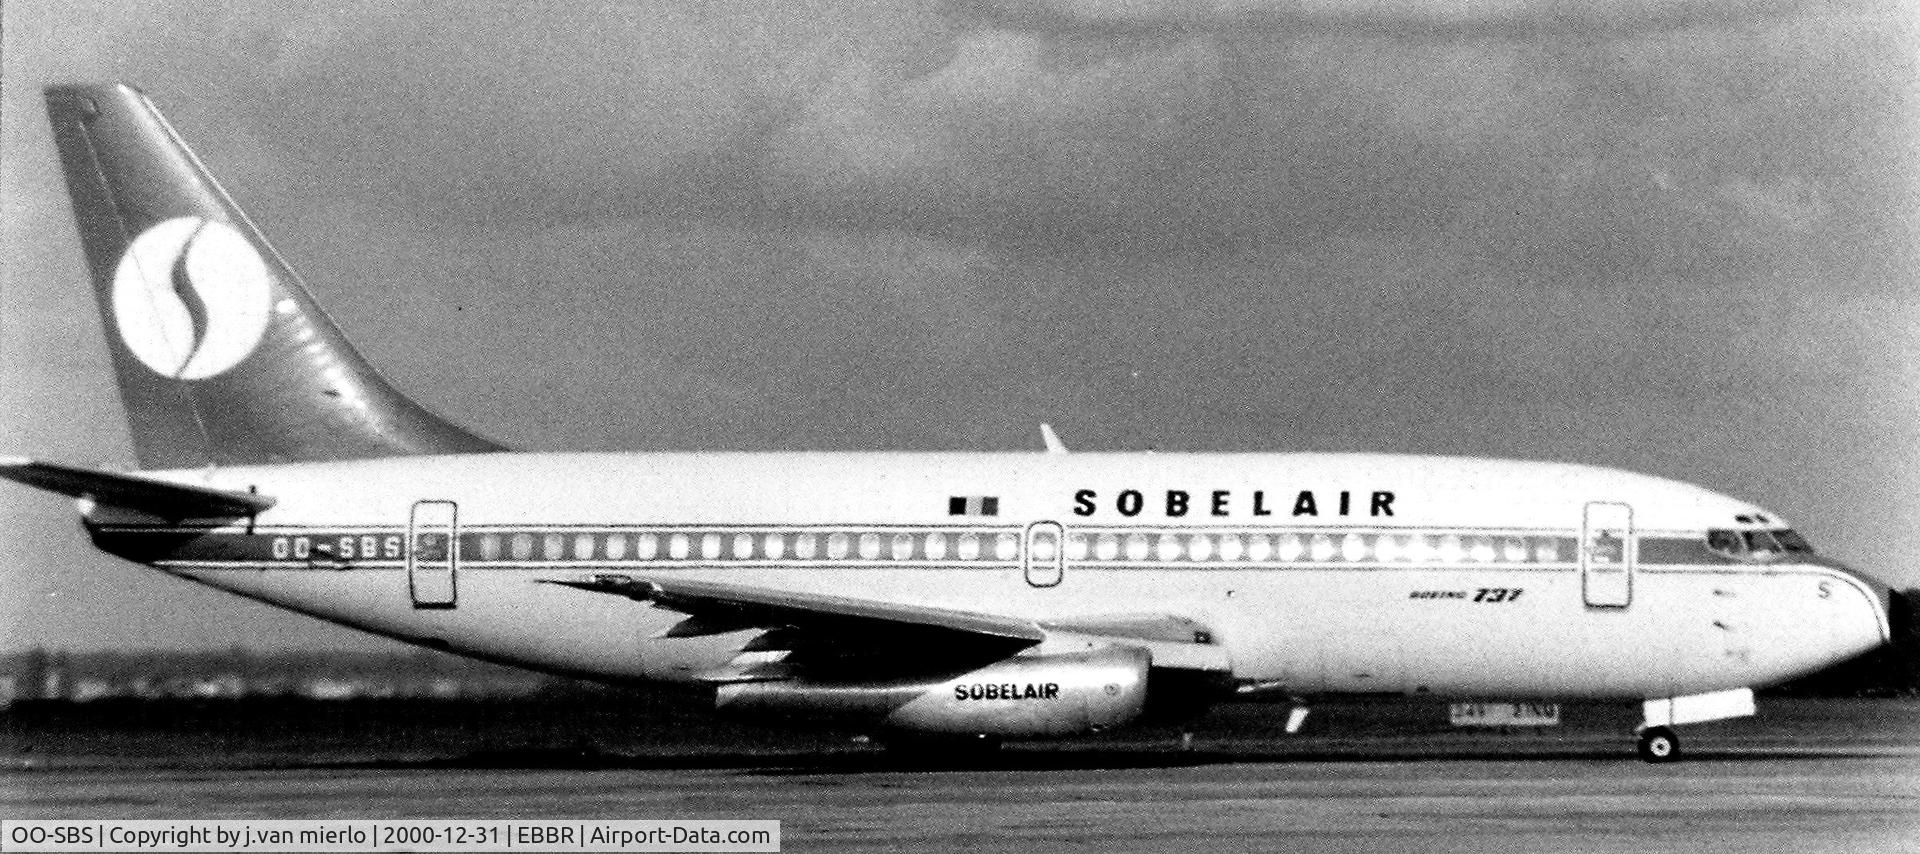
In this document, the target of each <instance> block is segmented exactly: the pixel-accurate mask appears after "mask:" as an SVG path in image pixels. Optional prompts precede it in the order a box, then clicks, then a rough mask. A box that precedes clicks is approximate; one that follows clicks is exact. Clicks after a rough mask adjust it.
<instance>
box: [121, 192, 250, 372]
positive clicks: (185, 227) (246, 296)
mask: <svg viewBox="0 0 1920 854" xmlns="http://www.w3.org/2000/svg"><path fill="white" fill-rule="evenodd" d="M269 278H270V277H269V274H268V273H267V265H266V262H265V261H263V260H262V259H261V257H260V253H259V251H258V250H255V249H254V248H253V246H252V245H250V244H248V242H247V239H246V238H245V237H243V236H242V235H241V234H240V232H238V231H235V230H234V228H233V227H232V226H230V225H227V224H226V223H224V222H219V221H216V220H209V219H202V218H200V217H191V216H189V217H177V218H174V219H169V220H165V221H163V222H160V223H158V224H155V225H154V226H153V227H152V228H149V229H147V230H146V231H144V232H142V233H141V234H140V236H139V237H136V238H134V239H133V242H132V243H130V244H128V246H127V251H126V254H124V255H122V256H121V258H120V266H119V267H118V268H117V269H116V270H115V271H114V276H113V314H114V320H115V323H116V325H117V326H118V327H119V329H120V338H121V339H122V340H124V341H126V342H127V349H129V350H131V351H133V355H134V356H136V357H138V358H139V359H140V361H141V362H142V363H144V364H145V365H146V366H147V367H149V368H151V369H153V371H154V373H157V374H160V375H162V376H166V377H170V378H173V379H180V380H203V379H207V378H208V377H214V376H218V375H220V374H221V373H223V372H225V371H226V370H227V369H228V368H231V367H233V366H234V365H237V364H239V363H240V361H241V360H243V359H245V358H246V357H247V356H249V355H251V354H252V353H253V349H254V348H255V347H257V346H259V344H260V339H261V337H262V336H263V335H265V334H266V331H267V319H268V304H269V302H270V301H271V296H272V294H271V289H270V287H269V285H268V282H269Z"/></svg>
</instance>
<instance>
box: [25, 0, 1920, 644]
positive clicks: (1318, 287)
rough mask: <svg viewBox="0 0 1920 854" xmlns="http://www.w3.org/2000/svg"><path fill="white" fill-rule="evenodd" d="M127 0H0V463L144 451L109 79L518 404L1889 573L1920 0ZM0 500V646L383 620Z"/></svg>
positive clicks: (680, 444) (443, 358)
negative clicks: (104, 83)
mask: <svg viewBox="0 0 1920 854" xmlns="http://www.w3.org/2000/svg"><path fill="white" fill-rule="evenodd" d="M128 5H129V4H124V3H119V2H76V0H58V2H54V0H12V2H8V3H6V4H5V6H4V11H3V12H0V14H3V15H4V34H5V44H4V56H3V57H0V59H3V61H4V68H0V71H3V72H4V80H5V86H4V89H3V90H0V157H3V158H4V160H0V213H3V214H4V221H0V265H4V266H3V267H0V271H3V272H4V280H3V281H0V417H4V418H5V419H6V421H5V422H4V423H0V453H26V454H31V455H34V456H39V457H43V458H47V459H52V460H61V461H69V462H77V463H83V464H107V465H115V466H128V465H131V461H132V457H131V451H130V449H129V447H128V444H127V439H126V431H125V425H124V418H123V416H122V414H121V411H120V409H119V404H118V400H117V397H116V395H115V392H114V390H113V386H112V378H111V375H110V371H109V368H108V365H107V361H106V351H105V345H104V343H103V341H102V339H101V327H100V322H99V319H98V317H97V315H96V313H95V311H94V308H93V302H92V299H91V297H90V295H89V294H88V287H89V285H88V284H87V277H86V273H85V270H84V267H83V264H82V260H81V255H80V250H79V247H78V243H77V240H76V237H75V233H74V227H73V223H72V219H71V215H70V212H69V209H68V206H67V201H66V197H65V191H64V188H63V187H62V186H61V185H60V184H59V183H58V169H57V167H56V165H55V157H54V152H53V148H52V144H51V141H50V139H49V134H48V131H47V129H46V120H45V116H44V113H43V111H42V108H41V104H40V95H39V91H38V90H39V87H40V85H41V84H43V83H45V82H54V81H72V80H111V79H121V80H126V81H128V82H132V83H135V84H137V85H139V86H141V87H142V88H144V89H146V90H147V92H148V93H149V94H150V95H151V96H152V97H153V98H154V99H155V100H156V101H157V102H159V103H160V105H161V106H162V107H163V108H164V109H165V110H166V111H167V112H168V114H169V115H170V116H171V117H172V118H173V120H174V122H175V124H176V125H177V126H178V127H179V129H180V131H181V132H182V134H184V135H185V137H186V138H187V139H188V140H189V141H190V142H191V143H192V144H193V145H194V146H195V148H196V149H197V150H198V151H199V153H200V154H201V156H202V158H203V159H204V160H205V161H206V162H207V163H208V164H209V166H210V167H211V168H212V169H213V170H214V171H215V173H216V174H217V175H218V176H219V177H220V178H221V180H222V181H223V182H224V183H225V184H226V186H227V188H228V190H229V191H230V192H231V193H232V194H233V195H234V196H235V197H236V198H238V199H239V200H240V202H241V203H242V204H243V205H244V206H245V207H246V208H247V209H248V210H249V212H251V213H252V214H253V216H254V218H255V220H256V221H258V222H259V223H260V225H261V227H262V228H263V229H264V230H265V231H266V232H267V234H268V235H269V237H270V238H271V239H273V240H274V242H275V243H276V244H277V245H278V246H279V248H280V249H281V250H282V251H283V253H284V254H285V255H287V256H288V257H289V258H290V259H291V260H292V261H293V263H294V265H295V266H296V267H297V268H298V269H300V270H301V272H302V273H303V274H304V275H305V277H306V278H307V280H308V282H309V284H310V285H311V286H312V288H313V289H314V290H315V291H316V293H317V294H318V296H319V297H320V299H321V301H322V302H323V303H324V304H325V305H326V306H327V307H328V309H329V310H330V311H331V312H332V313H333V315H334V317H335V318H336V319H337V320H338V321H339V322H340V324H341V326H343V327H344V328H345V329H346V330H347V332H348V334H349V335H350V336H351V337H353V339H354V340H355V341H356V342H357V343H358V344H359V345H360V346H361V348H362V350H363V351H364V352H365V353H366V354H367V355H368V356H369V357H370V358H371V359H372V360H373V361H374V362H375V363H376V364H378V365H379V366H380V367H381V368H382V369H383V370H385V371H386V373H387V374H388V376H389V377H390V378H391V379H393V380H394V381H395V383H396V384H397V385H398V386H400V387H401V388H402V389H404V390H406V391H407V392H409V393H410V394H412V395H413V396H415V397H416V398H418V399H420V400H422V401H423V402H425V403H427V404H428V405H429V406H431V407H433V408H435V409H437V410H439V411H440V412H443V413H445V414H447V415H449V416H451V417H453V418H455V419H456V420H459V421H462V422H464V423H467V424H471V425H474V426H475V427H476V428H477V429H478V430H479V431H480V432H482V433H484V434H486V435H489V436H491V437H494V438H496V439H499V440H502V441H505V442H507V443H509V444H511V445H513V446H516V447H520V448H527V449H541V450H574V449H593V450H636V451H646V450H667V449H749V450H800V449H833V450H851V449H912V450H936V449H963V450H1022V449H1037V448H1038V447H1039V434H1038V432H1037V430H1036V428H1035V425H1036V424H1037V423H1038V422H1040V421H1050V422H1052V423H1053V424H1054V425H1055V426H1056V427H1057V428H1058V430H1059V431H1060V433H1061V435H1062V436H1063V437H1064V438H1065V439H1066V441H1067V442H1068V443H1069V444H1070V445H1071V446H1073V447H1076V448H1081V449H1115V450H1125V449H1141V448H1157V449H1161V450H1243V451H1287V450H1378V451H1404V452H1419V453H1450V454H1472V455H1483V456H1502V457H1521V458H1538V459H1555V460H1571V461H1578V462H1587V463H1596V464H1602V465H1612V466H1619V467H1623V468H1628V469H1633V470H1638V471H1644V472H1648V473H1653V474H1660V475H1665V476H1669V477H1675V478H1679V479H1682V480H1688V481H1693V482H1697V483H1700V484H1702V485H1705V486H1707V487H1710V488H1713V489H1716V490H1720V491H1723V492H1727V493H1730V494H1733V495H1738V496H1741V497H1745V498H1749V499H1751V500H1754V501H1757V502H1759V503H1761V504H1763V505H1766V506H1768V507H1771V508H1773V509H1774V510H1777V511H1778V512H1780V513H1782V514H1784V515H1786V516H1787V517H1789V518H1791V519H1793V520H1795V521H1796V522H1797V523H1798V524H1799V526H1800V527H1801V528H1802V529H1803V530H1804V531H1806V533H1807V534H1808V535H1809V536H1810V537H1811V538H1812V539H1813V540H1814V542H1815V544H1816V545H1817V546H1819V547H1821V548H1823V549H1824V550H1826V551H1829V552H1831V553H1833V554H1835V555H1837V556H1839V557H1841V558H1843V559H1846V560H1849V561H1852V562H1854V563H1856V564H1857V565H1858V566H1860V567H1861V568H1862V569H1865V570H1868V571H1870V572H1873V573H1876V574H1879V575H1881V576H1882V577H1886V578H1890V579H1892V580H1894V581H1896V582H1898V583H1901V584H1905V585H1913V584H1920V566H1916V561H1917V560H1920V541H1917V540H1916V538H1915V537H1914V536H1913V534H1912V530H1913V528H1914V520H1915V519H1916V518H1920V498H1916V496H1917V495H1920V474H1917V473H1920V391H1916V389H1920V288H1916V287H1915V284H1916V283H1915V276H1914V271H1915V270H1916V269H1920V267H1916V261H1920V258H1916V255H1920V252H1916V245H1915V243H1916V234H1920V229H1917V228H1916V213H1917V212H1920V206H1917V205H1916V203H1917V202H1920V182H1917V181H1916V178H1917V176H1920V170H1917V169H1916V166H1917V165H1920V155H1916V148H1917V145H1920V127H1916V121H1920V98H1917V97H1916V96H1917V95H1920V82H1917V81H1920V74H1917V73H1916V67H1915V57H1916V46H1920V39H1916V32H1915V26H1916V23H1915V22H1916V16H1915V15H1914V14H1913V12H1914V9H1913V6H1912V4H1910V3H1900V2H1891V0H1886V1H1884V2H1830V3H1792V2H1786V1H1785V0H1753V2H1692V3H1689V2H1682V0H1616V2H1606V0H1600V2H1591V3H1589V2H1560V0H1386V2H1380V0H1351V2H1349V0H1287V2H1278V3H1259V2H1230V0H1226V1H1224V2H1195V3H1164V4H1163V3H1152V2H1149V0H1110V2H1086V3H1076V2H1067V1H1066V0H1061V2H1022V0H994V1H993V2H987V0H979V1H978V2H956V3H945V4H932V5H917V4H912V3H873V4H861V3H839V2H818V3H803V2H794V0H778V2H764V3H739V4H698V5H696V4H686V3H679V2H657V3H655V2H625V3H609V4H600V5H596V4H592V3H584V2H555V3H487V4H473V3H464V2H462V3H447V4H426V3H408V2H393V0H381V2H369V3H362V4H359V5H357V6H353V7H345V8H337V9H333V10H315V9H310V8H308V6H307V4H285V5H284V6H283V5H282V4H276V3H263V2H251V3H248V2H239V3H217V4H216V3H202V2H194V3H188V2H176V3H162V2H156V3H146V4H138V5H140V6H142V7H143V8H140V9H137V10H130V9H128V8H126V6H128ZM0 521H4V528H3V529H0V530H4V531H5V533H4V534H0V537H4V539H3V540H0V590H3V591H4V592H3V593H0V599H3V600H4V603H5V605H6V608H5V610H4V611H0V649H5V648H13V647H19V646H24V645H28V644H32V643H40V644H47V645H56V646H68V647H74V648H86V647H99V646H116V645H159V646H195V645H220V646H224V645H228V644H232V643H246V644H249V645H253V646H262V647H274V646H349V645H353V646H367V645H372V644H384V643H387V642H385V641H377V640H376V641H368V640H361V639H359V638H360V636H359V635H357V634H355V633H351V632H348V631H346V630H342V629H335V628H332V627H328V626H325V625H323V624H321V623H318V622H317V621H313V620H309V619H306V618H302V617H296V616H292V615H288V614H284V613H282V612H278V611H275V610H272V609H269V608H266V607H265V606H259V605H251V604H248V603H244V602H241V601H240V600H237V599H234V598H233V597H230V596H227V595H226V594H222V593H218V592H215V591H210V590H204V589H200V588H196V587H192V586H190V585H187V584H185V583H182V582H178V581H174V580H171V579H167V578H164V577H161V576H159V575H158V574H156V573H152V572H150V571H142V570H140V569H138V568H136V567H133V566H131V565H127V564H122V563H118V562H116V561H113V560H110V559H106V558H102V557H98V556H96V555H95V553H93V551H92V550H91V548H90V546H88V545H87V544H86V542H85V540H84V537H83V536H81V535H80V533H79V532H78V527H77V524H76V522H75V520H74V519H73V518H72V513H71V505H70V503H68V502H65V501H62V500H58V499H53V498H48V497H45V496H43V495H39V494H37V493H33V492H30V491H28V490H25V489H21V488H12V487H10V486H0Z"/></svg>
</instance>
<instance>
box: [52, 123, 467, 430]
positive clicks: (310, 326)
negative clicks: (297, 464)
mask: <svg viewBox="0 0 1920 854" xmlns="http://www.w3.org/2000/svg"><path fill="white" fill-rule="evenodd" d="M46 98H47V114H48V116H49V118H50V119H51V120H52V123H53V134H54V140H55V143H56V144H57V145H58V146H59V149H60V163H61V167H62V169H63V170H64V171H65V173H66V179H67V190H68V192H69V193H70V194H71V196H72V198H73V210H74V218H75V220H77V222H78V224H79V228H80V241H81V244H82V246H83V248H84V249H85V251H86V256H87V264H88V266H89V267H90V268H91V269H92V271H93V285H94V295H95V297H96V298H97V299H98V301H99V307H100V316H101V318H102V320H103V321H104V323H103V326H104V328H105V332H106V337H107V342H108V348H109V349H110V350H111V351H112V354H113V367H114V371H115V373H116V374H117V375H118V378H119V382H120V393H121V397H122V399H123V400H124V402H125V403H126V407H127V421H128V426H129V428H130V429H131V432H132V435H133V445H134V452H135V454H136V455H137V456H138V458H139V461H140V464H141V466H142V467H145V468H189V467H199V466H204V465H221V464H242V463H270V462H286V461H296V460H334V459H357V458H365V457H384V456H395V455H402V454H453V453H473V452H482V451H495V450H500V448H499V446H498V445H495V444H494V443H492V442H489V441H487V440H485V439H482V438H480V437H478V436H475V435H474V434H472V433H470V432H468V431H466V430H464V429H462V428H460V427H458V426H456V425H454V424H451V423H449V422H447V421H445V420H443V419H441V418H440V417H438V416H436V415H434V414H433V413H431V412H428V411H427V410H425V409H424V408H422V407H421V406H420V405H419V404H416V403H414V402H413V401H412V400H409V399H407V397H406V396H404V395H402V394H400V393H399V392H398V391H395V390H394V388H393V387H392V386H391V385H388V383H387V381H386V380H385V379H384V378H382V377H381V376H380V374H379V373H378V372H377V371H375V370H374V369H373V368H372V366H370V365H368V364H367V363H366V361H365V360H364V359H362V358H361V357H360V354H359V353H358V352H356V351H355V350H354V348H353V345H352V344H350V343H348V342H347V339H346V337H345V336H343V335H341V333H340V330H339V328H337V327H336V326H334V324H333V321H332V320H330V319H328V318H327V316H326V313H325V312H323V311H321V310H320V307H319V306H317V305H315V304H314V301H313V298H312V297H311V296H310V295H309V294H308V293H307V289H306V288H305V287H304V286H303V285H302V284H301V283H300V279H299V277H298V276H297V275H295V274H294V272H293V270H292V268H290V267H288V266H287V264H286V262H285V260H284V259H282V258H281V257H280V255H279V253H277V252H275V251H274V250H273V247H272V246H271V245H269V244H268V243H267V241H266V238H265V237H263V236H261V234H260V232H259V231H258V230H257V229H255V228H254V226H253V223H252V222H251V221H250V220H248V219H247V216H246V214H245V213H244V212H242V211H241V210H240V207H239V206H238V205H236V204H234V202H233V200H232V199H231V198H229V197H228V196H227V194H226V192H225V191H224V190H222V189H220V185H219V184H218V183H216V182H215V181H214V180H213V177H212V176H211V175H209V174H207V171H206V169H205V167H203V166H202V165H201V163H200V160H199V158H197V157H195V156H194V154H193V152H192V151H191V150H189V149H188V148H187V145H186V143H185V142H182V141H181V139H180V137H179V135H178V134H176V133H175V132H174V130H173V127H172V126H171V125H169V124H168V123H167V120H166V118H165V117H164V116H162V115H161V114H160V111H159V109H158V108H156V107H155V106H154V105H153V102H151V101H149V100H147V98H146V96H145V95H142V94H141V93H140V92H139V91H137V90H135V89H134V88H132V87H130V86H125V85H95V86H55V87H49V88H48V89H47V90H46Z"/></svg>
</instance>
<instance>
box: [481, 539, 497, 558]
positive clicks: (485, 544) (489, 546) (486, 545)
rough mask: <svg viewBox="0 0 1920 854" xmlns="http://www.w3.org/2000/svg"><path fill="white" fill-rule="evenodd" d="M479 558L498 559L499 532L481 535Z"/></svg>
mask: <svg viewBox="0 0 1920 854" xmlns="http://www.w3.org/2000/svg"><path fill="white" fill-rule="evenodd" d="M480 559H481V560H499V559H500V535H499V534H483V535H481V537H480Z"/></svg>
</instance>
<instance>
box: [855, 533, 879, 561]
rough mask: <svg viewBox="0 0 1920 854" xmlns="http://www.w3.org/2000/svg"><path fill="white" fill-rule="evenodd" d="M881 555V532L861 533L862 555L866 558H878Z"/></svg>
mask: <svg viewBox="0 0 1920 854" xmlns="http://www.w3.org/2000/svg"><path fill="white" fill-rule="evenodd" d="M879 556H880V535H879V534H861V535H860V557H861V558H863V559H866V560H873V559H874V558H877V557H879Z"/></svg>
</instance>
